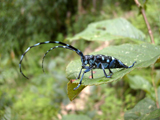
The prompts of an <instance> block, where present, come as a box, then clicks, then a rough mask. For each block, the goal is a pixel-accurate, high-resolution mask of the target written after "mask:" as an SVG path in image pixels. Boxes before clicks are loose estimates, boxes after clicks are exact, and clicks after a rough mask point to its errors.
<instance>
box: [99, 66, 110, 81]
mask: <svg viewBox="0 0 160 120" xmlns="http://www.w3.org/2000/svg"><path fill="white" fill-rule="evenodd" d="M100 64H101V66H102V70H103V72H104V75H105V76H106V78H111V76H107V74H106V71H105V69H104V66H103V64H102V63H100ZM110 71H111V70H110Z"/></svg>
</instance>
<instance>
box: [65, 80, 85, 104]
mask: <svg viewBox="0 0 160 120" xmlns="http://www.w3.org/2000/svg"><path fill="white" fill-rule="evenodd" d="M77 85H78V84H77V83H72V82H71V81H70V82H68V85H67V92H68V93H67V94H68V97H69V99H70V101H72V100H74V99H75V98H76V97H77V95H78V94H79V93H80V92H81V91H82V90H83V89H84V88H85V86H84V85H81V86H80V87H79V88H78V89H79V90H73V89H74V88H75V87H77Z"/></svg>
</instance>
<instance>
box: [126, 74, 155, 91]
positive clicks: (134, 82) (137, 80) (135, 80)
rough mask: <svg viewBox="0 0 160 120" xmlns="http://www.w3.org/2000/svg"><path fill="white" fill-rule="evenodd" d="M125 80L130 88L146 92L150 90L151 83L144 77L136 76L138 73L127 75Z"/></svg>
mask: <svg viewBox="0 0 160 120" xmlns="http://www.w3.org/2000/svg"><path fill="white" fill-rule="evenodd" d="M127 80H128V83H129V85H130V87H131V88H132V89H142V90H144V91H146V92H148V93H150V92H151V89H152V85H151V84H150V82H149V81H148V80H146V79H145V78H143V77H141V76H138V75H136V76H133V77H132V76H129V75H128V79H127Z"/></svg>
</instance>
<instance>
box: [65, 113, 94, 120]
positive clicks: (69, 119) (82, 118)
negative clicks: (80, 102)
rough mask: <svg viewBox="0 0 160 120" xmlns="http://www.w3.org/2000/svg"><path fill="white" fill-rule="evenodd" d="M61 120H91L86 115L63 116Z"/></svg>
mask: <svg viewBox="0 0 160 120" xmlns="http://www.w3.org/2000/svg"><path fill="white" fill-rule="evenodd" d="M62 120H91V118H89V117H88V116H86V115H74V114H71V115H65V116H63V117H62Z"/></svg>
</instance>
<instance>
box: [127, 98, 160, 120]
mask: <svg viewBox="0 0 160 120" xmlns="http://www.w3.org/2000/svg"><path fill="white" fill-rule="evenodd" d="M159 115H160V109H157V108H156V104H155V102H154V101H153V100H151V99H149V98H144V99H143V100H141V101H140V102H139V103H138V104H137V105H136V106H135V107H134V108H133V109H131V110H128V111H127V112H126V113H125V114H124V119H125V120H135V119H136V120H150V119H153V118H157V117H159ZM147 118H150V119H147ZM155 120H158V119H155Z"/></svg>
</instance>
